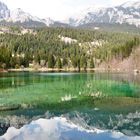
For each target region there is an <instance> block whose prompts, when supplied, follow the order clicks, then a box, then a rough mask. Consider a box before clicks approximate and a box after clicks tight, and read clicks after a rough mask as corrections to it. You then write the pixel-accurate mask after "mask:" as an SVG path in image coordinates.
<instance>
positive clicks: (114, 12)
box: [0, 1, 140, 28]
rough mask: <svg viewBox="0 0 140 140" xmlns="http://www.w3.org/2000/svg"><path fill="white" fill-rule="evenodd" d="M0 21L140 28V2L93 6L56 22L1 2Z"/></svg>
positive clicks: (45, 24)
mask: <svg viewBox="0 0 140 140" xmlns="http://www.w3.org/2000/svg"><path fill="white" fill-rule="evenodd" d="M0 21H1V22H2V21H4V22H5V23H6V22H8V23H9V24H10V23H12V24H21V25H27V24H28V25H30V23H32V25H33V26H34V25H36V26H38V25H40V26H53V27H54V26H60V27H69V26H72V27H80V26H82V25H87V24H94V23H102V24H103V23H104V24H120V25H121V24H129V25H134V26H136V27H138V28H140V1H136V2H132V1H130V2H125V3H123V4H121V5H119V6H114V7H96V6H91V7H89V8H87V9H85V10H83V11H82V12H80V14H75V15H74V16H71V17H68V19H67V20H65V21H55V20H53V19H51V18H46V19H41V18H39V17H36V16H33V15H31V14H30V13H27V12H24V11H23V10H22V9H21V8H17V9H15V10H13V11H11V10H10V9H8V6H7V5H6V4H4V3H3V2H0ZM36 26H35V27H36Z"/></svg>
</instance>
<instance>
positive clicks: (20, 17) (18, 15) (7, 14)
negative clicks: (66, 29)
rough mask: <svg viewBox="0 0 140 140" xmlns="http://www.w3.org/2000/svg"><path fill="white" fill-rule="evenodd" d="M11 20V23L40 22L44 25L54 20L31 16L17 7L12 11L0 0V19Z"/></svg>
mask: <svg viewBox="0 0 140 140" xmlns="http://www.w3.org/2000/svg"><path fill="white" fill-rule="evenodd" d="M3 20H4V21H6V22H12V23H17V22H18V23H26V24H27V23H32V24H33V23H34V22H35V24H37V23H38V24H39V23H42V24H44V25H46V26H49V25H50V24H53V23H54V21H53V20H51V19H50V18H46V19H41V18H38V17H36V16H32V15H31V14H29V13H26V12H24V11H23V10H22V9H20V8H17V9H15V10H13V11H10V10H9V9H8V7H7V6H6V5H5V4H4V3H2V2H0V21H3Z"/></svg>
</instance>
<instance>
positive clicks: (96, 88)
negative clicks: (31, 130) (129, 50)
mask: <svg viewBox="0 0 140 140" xmlns="http://www.w3.org/2000/svg"><path fill="white" fill-rule="evenodd" d="M139 97H140V77H139V75H137V76H135V75H133V74H132V75H131V74H113V73H43V72H40V73H39V72H36V73H33V72H18V73H14V72H11V73H3V74H2V73H1V74H0V123H1V124H2V126H4V127H0V133H1V134H3V133H4V132H5V131H6V130H7V128H8V127H10V126H14V127H16V128H19V127H22V126H23V125H24V124H27V123H29V122H30V121H32V120H36V119H38V118H52V117H60V116H64V117H65V118H67V119H68V120H70V121H72V122H73V123H74V124H77V125H80V126H82V127H84V128H86V129H92V128H93V127H95V128H99V129H101V130H116V131H119V132H122V133H124V134H125V135H128V136H129V135H130V136H140V131H139V130H140V98H139Z"/></svg>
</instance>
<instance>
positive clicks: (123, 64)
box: [98, 46, 140, 71]
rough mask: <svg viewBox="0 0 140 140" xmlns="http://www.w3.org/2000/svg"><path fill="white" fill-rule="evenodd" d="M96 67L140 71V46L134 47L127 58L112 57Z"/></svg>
mask: <svg viewBox="0 0 140 140" xmlns="http://www.w3.org/2000/svg"><path fill="white" fill-rule="evenodd" d="M98 68H100V69H106V70H108V69H110V70H115V71H116V70H118V71H134V70H139V71H140V46H139V47H137V48H136V49H134V50H133V51H132V53H131V55H130V56H129V57H128V58H126V59H124V60H119V59H115V58H114V59H112V60H110V61H109V62H103V63H102V64H101V65H99V67H98Z"/></svg>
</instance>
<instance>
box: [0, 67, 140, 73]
mask: <svg viewBox="0 0 140 140" xmlns="http://www.w3.org/2000/svg"><path fill="white" fill-rule="evenodd" d="M6 72H115V73H134V74H139V73H140V70H137V69H134V70H127V69H123V70H122V69H118V68H117V69H106V68H87V69H86V70H85V69H83V68H81V69H80V71H79V70H78V68H62V69H58V68H38V69H35V68H20V69H7V70H2V71H0V73H6Z"/></svg>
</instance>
